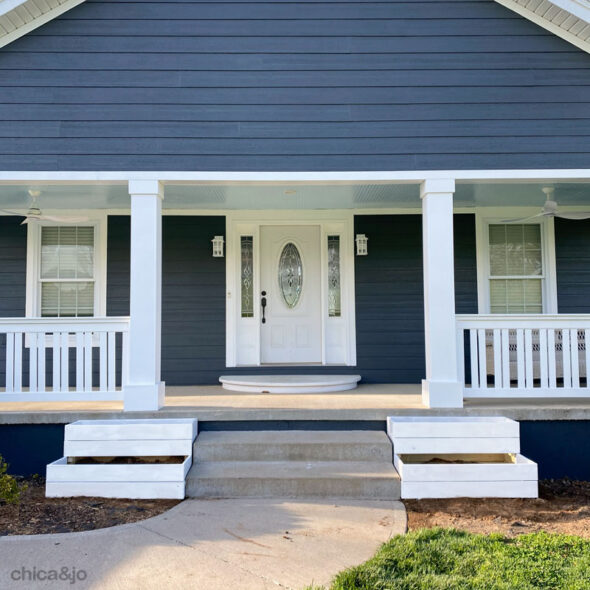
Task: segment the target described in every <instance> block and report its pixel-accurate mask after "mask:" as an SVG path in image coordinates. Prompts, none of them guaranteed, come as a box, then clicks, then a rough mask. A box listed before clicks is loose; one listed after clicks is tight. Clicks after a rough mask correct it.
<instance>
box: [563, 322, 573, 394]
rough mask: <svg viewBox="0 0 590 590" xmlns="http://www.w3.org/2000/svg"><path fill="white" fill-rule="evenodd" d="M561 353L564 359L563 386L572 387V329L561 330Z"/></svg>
mask: <svg viewBox="0 0 590 590" xmlns="http://www.w3.org/2000/svg"><path fill="white" fill-rule="evenodd" d="M561 353H562V360H563V387H564V388H565V389H571V388H572V351H571V346H570V331H569V330H567V329H565V328H564V329H563V330H562V331H561Z"/></svg>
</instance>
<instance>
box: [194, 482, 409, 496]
mask: <svg viewBox="0 0 590 590" xmlns="http://www.w3.org/2000/svg"><path fill="white" fill-rule="evenodd" d="M186 495H187V497H189V498H310V497H315V498H329V497H334V498H355V499H373V500H397V499H399V497H400V487H399V480H394V479H391V480H383V479H379V480H377V481H374V480H371V479H369V478H365V479H363V480H358V479H357V480H350V479H346V478H342V479H329V480H322V479H313V480H311V479H310V480H302V479H288V478H285V479H273V480H261V479H259V478H251V479H246V478H243V479H234V478H227V479H217V478H212V479H205V478H203V479H201V478H198V479H191V478H189V479H188V480H187V485H186Z"/></svg>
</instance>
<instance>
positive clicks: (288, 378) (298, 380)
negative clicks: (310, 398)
mask: <svg viewBox="0 0 590 590" xmlns="http://www.w3.org/2000/svg"><path fill="white" fill-rule="evenodd" d="M360 380H361V376H360V375H222V376H221V377H219V381H220V383H221V384H222V386H223V388H224V389H228V390H229V391H241V392H246V393H295V394H297V393H330V392H334V391H347V390H349V389H355V388H356V386H357V384H358V382H359V381H360Z"/></svg>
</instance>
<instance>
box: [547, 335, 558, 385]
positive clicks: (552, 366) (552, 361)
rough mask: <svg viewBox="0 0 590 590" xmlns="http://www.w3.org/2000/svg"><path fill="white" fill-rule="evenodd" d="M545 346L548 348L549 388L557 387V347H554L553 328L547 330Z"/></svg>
mask: <svg viewBox="0 0 590 590" xmlns="http://www.w3.org/2000/svg"><path fill="white" fill-rule="evenodd" d="M547 348H548V350H549V356H548V357H547V359H548V360H549V388H550V389H555V388H556V387H557V348H556V347H555V328H549V329H548V330H547Z"/></svg>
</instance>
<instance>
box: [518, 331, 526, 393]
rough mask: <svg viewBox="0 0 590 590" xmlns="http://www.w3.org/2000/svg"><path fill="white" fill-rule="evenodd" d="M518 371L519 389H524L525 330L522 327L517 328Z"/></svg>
mask: <svg viewBox="0 0 590 590" xmlns="http://www.w3.org/2000/svg"><path fill="white" fill-rule="evenodd" d="M516 373H517V378H518V389H524V388H525V381H524V330H523V329H522V328H517V329H516Z"/></svg>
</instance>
